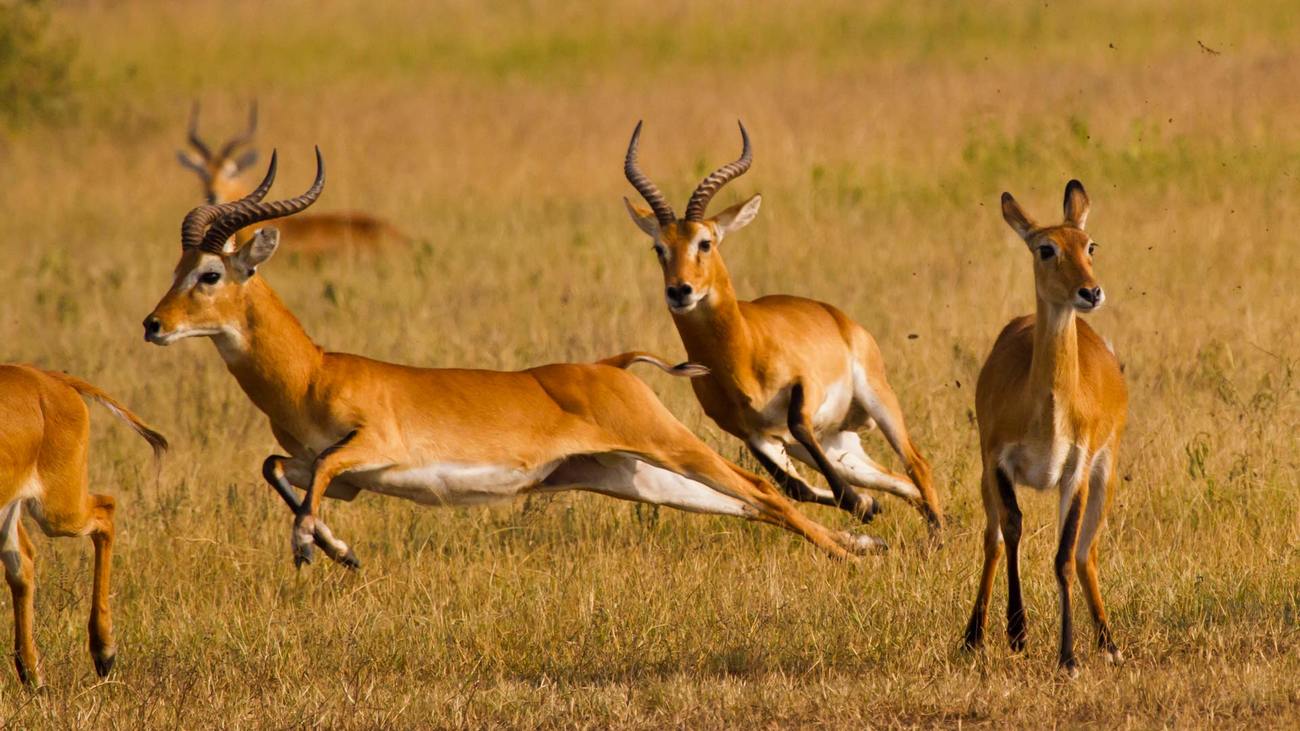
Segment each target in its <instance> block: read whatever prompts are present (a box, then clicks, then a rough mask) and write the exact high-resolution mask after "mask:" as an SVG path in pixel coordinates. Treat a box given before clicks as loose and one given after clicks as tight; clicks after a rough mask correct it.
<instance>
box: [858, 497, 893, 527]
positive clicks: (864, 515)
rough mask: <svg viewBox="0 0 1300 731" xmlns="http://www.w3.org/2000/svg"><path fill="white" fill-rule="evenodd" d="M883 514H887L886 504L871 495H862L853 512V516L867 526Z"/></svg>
mask: <svg viewBox="0 0 1300 731" xmlns="http://www.w3.org/2000/svg"><path fill="white" fill-rule="evenodd" d="M883 512H885V506H884V504H882V503H881V502H880V501H879V500H877V499H875V498H873V497H871V496H870V495H862V496H861V498H860V499H859V500H858V504H857V506H856V507H855V508H854V510H853V516H854V517H855V518H857V519H858V520H860V521H862V522H863V523H864V524H865V523H870V522H871V521H873V520H875V519H876V516H877V515H880V514H881V513H883Z"/></svg>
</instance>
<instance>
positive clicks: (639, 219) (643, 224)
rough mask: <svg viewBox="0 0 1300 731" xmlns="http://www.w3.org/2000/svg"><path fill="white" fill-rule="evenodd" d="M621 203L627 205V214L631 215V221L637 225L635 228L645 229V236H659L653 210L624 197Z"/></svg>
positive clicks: (654, 237)
mask: <svg viewBox="0 0 1300 731" xmlns="http://www.w3.org/2000/svg"><path fill="white" fill-rule="evenodd" d="M623 203H624V204H625V205H626V206H627V212H628V215H630V216H631V217H632V222H633V223H635V224H636V225H637V228H639V229H641V230H642V231H645V233H646V236H649V237H650V238H652V239H657V238H659V219H657V218H655V214H654V211H651V210H650V209H649V208H642V207H641V206H638V205H637V204H635V203H633V202H632V201H630V200H628V199H627V198H626V197H624V198H623Z"/></svg>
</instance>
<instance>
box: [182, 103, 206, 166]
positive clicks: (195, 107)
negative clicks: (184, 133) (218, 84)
mask: <svg viewBox="0 0 1300 731" xmlns="http://www.w3.org/2000/svg"><path fill="white" fill-rule="evenodd" d="M188 133H189V140H190V144H191V145H193V146H194V149H196V150H198V151H199V154H200V155H202V156H203V159H204V160H211V159H212V150H211V149H209V148H208V146H207V145H206V144H204V142H203V140H202V138H200V137H199V100H198V99H195V100H194V104H192V105H191V106H190V126H189V130H188Z"/></svg>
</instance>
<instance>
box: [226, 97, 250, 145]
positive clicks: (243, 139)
mask: <svg viewBox="0 0 1300 731" xmlns="http://www.w3.org/2000/svg"><path fill="white" fill-rule="evenodd" d="M256 132H257V100H256V99H254V100H253V103H252V105H251V106H249V108H248V127H247V129H245V130H244V131H243V132H240V133H239V134H237V135H235V136H234V137H231V138H230V139H229V140H227V141H226V144H224V145H222V146H221V157H222V158H223V159H224V158H227V157H230V155H231V154H232V153H234V151H235V150H236V149H238V148H239V147H242V146H243V145H247V144H248V143H250V142H252V141H253V134H254V133H256Z"/></svg>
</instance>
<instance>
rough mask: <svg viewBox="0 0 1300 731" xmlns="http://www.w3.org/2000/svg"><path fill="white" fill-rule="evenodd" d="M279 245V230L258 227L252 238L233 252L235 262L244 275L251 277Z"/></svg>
mask: <svg viewBox="0 0 1300 731" xmlns="http://www.w3.org/2000/svg"><path fill="white" fill-rule="evenodd" d="M279 245H280V232H279V231H278V230H277V229H274V228H262V229H258V230H257V233H255V234H253V238H252V240H251V241H249V242H248V243H247V244H244V245H243V246H242V247H240V249H239V251H236V252H235V255H234V258H235V262H236V263H237V264H238V265H239V269H240V270H241V271H242V272H243V273H244V276H246V277H251V276H253V275H254V274H256V273H257V268H258V267H259V266H261V265H262V264H264V263H266V261H267V260H268V259H270V258H271V255H272V254H274V253H275V250H276V247H278V246H279Z"/></svg>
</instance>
